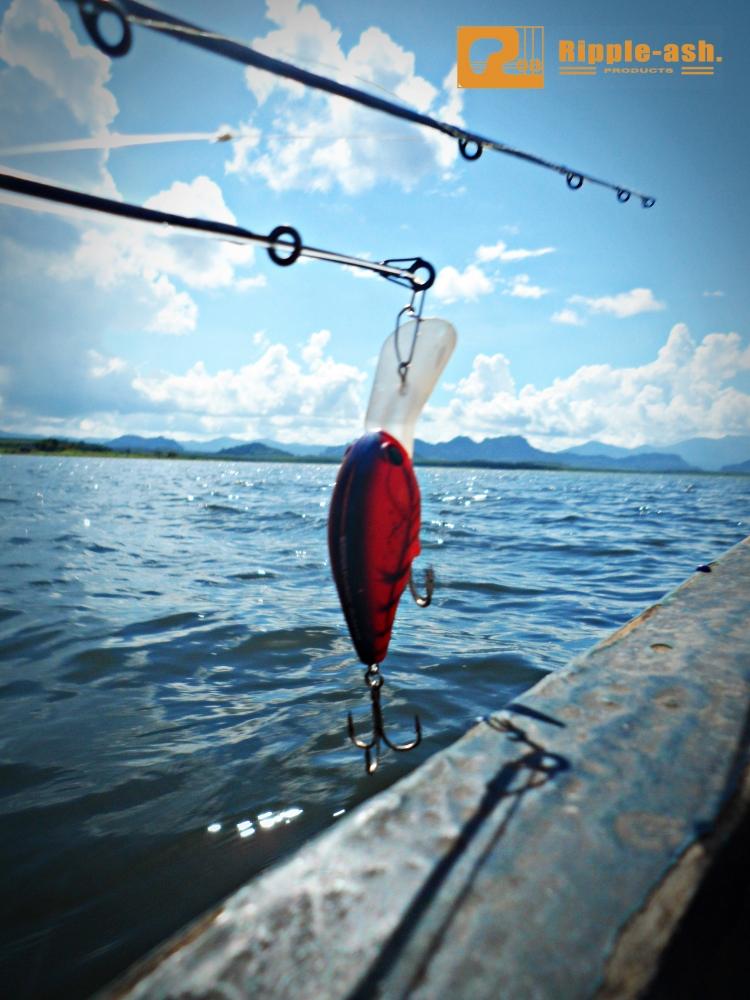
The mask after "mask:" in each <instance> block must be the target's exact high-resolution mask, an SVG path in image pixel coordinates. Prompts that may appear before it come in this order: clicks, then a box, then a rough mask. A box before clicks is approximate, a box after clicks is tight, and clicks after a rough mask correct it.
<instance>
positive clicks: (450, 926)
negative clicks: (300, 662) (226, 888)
mask: <svg viewBox="0 0 750 1000" xmlns="http://www.w3.org/2000/svg"><path fill="white" fill-rule="evenodd" d="M711 570H712V571H711V572H699V573H696V574H695V575H694V576H693V577H691V578H690V579H689V580H688V581H687V583H685V584H684V585H683V586H682V587H680V588H679V589H678V590H676V591H675V592H674V593H673V594H671V595H670V596H669V597H667V598H665V599H664V600H663V601H662V602H660V603H659V604H657V605H654V606H653V607H652V608H649V609H648V610H647V611H645V612H644V613H643V614H642V615H640V616H639V617H638V618H636V619H634V621H633V622H630V623H629V624H628V625H626V626H624V627H623V628H622V629H620V630H619V631H618V632H616V633H615V634H614V635H612V636H611V637H609V638H608V639H606V640H605V641H604V642H601V643H600V644H599V645H598V646H596V647H595V648H594V649H593V650H592V651H591V652H589V653H588V654H586V655H585V656H583V657H581V658H580V659H578V660H577V661H575V662H574V663H573V664H571V666H570V667H569V668H567V669H566V670H564V671H562V672H560V673H556V674H552V675H549V676H547V677H546V678H545V679H544V680H543V681H542V682H541V683H539V684H537V685H536V687H534V688H533V689H532V690H531V691H529V692H527V693H526V694H525V695H524V696H523V697H522V698H521V699H519V701H518V702H516V703H514V704H512V705H511V706H508V708H507V709H506V710H504V711H503V712H502V713H499V714H498V715H496V716H494V717H492V718H490V719H488V720H487V722H485V723H482V724H480V725H478V726H476V727H474V728H473V729H472V730H470V731H469V732H468V733H467V734H466V735H465V736H464V737H463V738H462V739H461V740H459V741H458V742H457V743H456V744H454V745H453V746H451V747H449V748H448V749H447V750H445V751H443V752H442V753H439V754H437V755H436V756H434V757H433V758H431V759H430V760H428V761H427V762H426V763H425V764H424V765H423V766H422V767H421V768H419V769H418V770H417V771H416V772H414V773H412V774H411V775H410V776H409V777H407V778H406V779H404V780H403V781H401V782H399V783H398V784H397V785H396V786H394V787H393V788H391V789H389V790H388V791H386V792H384V793H382V794H381V795H379V796H376V797H375V798H374V799H372V800H370V801H368V802H366V803H365V804H364V805H362V806H361V807H360V808H359V809H358V810H357V811H356V812H354V813H352V815H351V816H349V817H348V818H347V819H345V820H343V821H340V823H339V824H338V825H337V826H335V827H334V828H333V829H331V830H330V831H328V832H327V833H326V834H324V835H323V836H321V837H320V838H318V839H317V840H316V841H314V842H313V843H311V844H310V845H309V846H307V847H305V848H304V849H303V850H301V851H300V852H299V853H298V854H297V855H296V856H294V857H293V858H292V859H291V860H289V861H288V862H286V863H285V864H283V865H281V866H279V867H277V868H275V869H272V870H271V871H269V872H268V873H266V874H264V875H263V876H261V877H259V878H258V879H256V880H254V881H253V882H251V883H249V884H248V885H247V886H245V887H244V888H243V889H241V890H240V891H239V892H237V893H236V894H235V895H234V896H232V897H231V898H230V899H229V900H227V901H226V902H225V903H224V904H223V905H222V906H221V907H219V908H218V909H217V910H216V911H215V912H214V913H213V914H210V915H208V916H207V917H206V918H204V919H203V921H201V922H200V923H199V924H197V925H196V926H195V927H194V928H192V929H191V930H190V931H188V932H186V933H185V934H184V935H182V936H181V937H180V936H178V937H177V938H176V939H175V940H173V941H172V942H170V943H169V945H167V946H166V948H165V949H163V950H162V952H160V953H159V954H157V955H156V956H154V957H153V958H152V959H151V960H149V961H148V962H147V963H144V964H142V965H141V966H140V967H138V968H136V969H135V970H133V972H132V973H131V974H130V976H129V977H127V979H126V980H123V981H122V982H121V983H120V984H119V985H118V986H117V987H115V988H113V989H112V990H111V991H108V992H106V993H105V994H103V995H104V996H106V997H110V998H111V997H114V996H127V997H129V998H131V1000H136V998H149V1000H152V998H165V1000H166V998H175V1000H176V998H180V1000H188V998H198V997H200V998H206V1000H208V998H224V1000H241V998H246V997H248V996H254V995H264V996H268V997H273V998H274V1000H276V998H286V997H289V998H295V1000H299V998H307V997H309V998H313V997H314V998H316V1000H320V998H338V997H341V998H343V997H351V998H355V997H358V998H365V997H389V998H390V997H392V998H396V997H406V996H409V997H415V998H420V1000H428V998H429V1000H434V998H440V997H454V998H462V997H471V998H472V1000H481V998H488V1000H489V998H492V1000H496V998H497V997H504V998H512V1000H525V998H550V1000H552V998H554V1000H565V998H576V1000H577V998H581V997H600V998H605V997H606V998H613V997H630V996H637V995H638V994H639V993H640V992H642V991H643V990H644V988H645V987H647V985H648V983H649V982H650V981H651V979H652V977H653V975H654V973H655V971H656V969H657V965H658V961H659V957H660V955H661V953H662V950H663V948H664V945H665V943H666V942H667V941H668V940H669V938H670V936H671V935H672V933H673V930H674V928H675V925H676V923H677V921H678V920H679V918H680V916H681V915H682V913H683V912H684V910H685V908H686V906H687V905H688V903H689V902H690V900H691V898H692V897H693V895H694V894H695V892H696V890H697V888H698V886H699V884H700V882H701V879H702V878H703V875H704V873H705V872H706V871H707V870H708V868H709V867H710V865H711V862H712V859H713V858H714V856H715V855H717V854H718V853H720V852H721V848H722V845H723V843H724V841H725V839H726V838H727V837H728V836H729V835H730V834H731V832H732V830H733V829H734V828H735V826H736V825H737V823H739V821H740V820H741V819H742V817H743V816H746V815H747V813H748V808H747V807H748V802H749V800H750V777H749V776H750V770H748V753H749V749H750V721H749V720H750V539H748V540H746V541H745V542H743V543H741V544H740V545H738V546H736V547H735V548H734V549H732V550H731V551H730V552H728V553H727V554H726V555H725V556H724V557H723V558H722V559H721V560H719V561H717V562H716V563H714V564H712V566H711Z"/></svg>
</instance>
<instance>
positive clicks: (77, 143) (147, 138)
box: [0, 132, 238, 156]
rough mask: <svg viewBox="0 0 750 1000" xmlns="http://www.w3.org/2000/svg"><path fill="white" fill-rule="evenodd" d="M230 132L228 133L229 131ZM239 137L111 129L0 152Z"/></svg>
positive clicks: (11, 153)
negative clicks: (123, 132) (136, 132)
mask: <svg viewBox="0 0 750 1000" xmlns="http://www.w3.org/2000/svg"><path fill="white" fill-rule="evenodd" d="M225 134H226V133H225ZM235 138H238V136H237V137H236V136H235V135H234V134H231V135H230V136H228V138H224V135H222V133H221V132H164V133H161V134H158V133H155V134H150V135H123V134H122V133H120V132H111V133H108V134H105V135H92V136H86V137H84V138H82V139H62V140H59V141H58V142H36V143H32V144H29V145H26V146H8V147H6V148H5V149H0V156H25V155H27V154H32V153H68V152H74V153H77V152H80V151H82V150H88V149H122V148H124V147H127V146H149V145H154V144H157V143H162V142H227V141H229V139H235Z"/></svg>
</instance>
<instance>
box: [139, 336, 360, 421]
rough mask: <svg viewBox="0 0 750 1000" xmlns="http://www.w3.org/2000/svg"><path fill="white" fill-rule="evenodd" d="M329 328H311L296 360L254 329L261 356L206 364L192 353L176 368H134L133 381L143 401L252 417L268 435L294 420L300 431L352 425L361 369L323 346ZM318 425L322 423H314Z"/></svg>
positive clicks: (203, 413) (198, 413)
mask: <svg viewBox="0 0 750 1000" xmlns="http://www.w3.org/2000/svg"><path fill="white" fill-rule="evenodd" d="M330 336H331V335H330V332H329V331H328V330H319V331H317V332H316V333H313V334H311V336H310V337H309V339H308V340H307V342H306V343H305V345H304V346H303V348H302V350H301V357H302V363H300V362H299V361H297V360H295V358H294V357H292V355H291V353H290V351H289V348H287V347H286V346H285V345H284V344H279V343H270V342H269V341H268V340H266V339H265V338H264V336H263V335H262V334H261V335H256V337H255V338H254V340H255V342H256V344H257V345H258V346H259V347H260V348H261V350H262V354H261V355H260V357H259V358H258V359H257V360H256V361H253V362H251V363H249V364H247V365H243V366H242V367H240V368H237V369H223V370H219V371H211V370H210V369H209V367H208V366H207V365H206V363H205V362H203V361H197V362H196V363H195V364H194V365H193V366H192V367H191V368H190V369H188V371H186V372H184V373H183V374H174V373H167V374H164V375H154V376H148V377H145V376H136V377H135V378H134V380H133V383H132V384H133V388H134V389H135V390H136V392H137V393H139V394H140V396H141V397H142V398H143V400H144V404H147V405H148V406H156V407H157V408H159V409H160V410H162V411H164V412H168V413H172V414H174V413H179V414H183V415H187V416H191V417H198V418H200V419H201V420H205V419H207V418H212V419H213V420H214V426H215V427H217V428H218V427H220V426H223V427H228V428H232V427H233V426H234V424H235V423H236V422H237V421H244V422H245V424H246V423H247V421H248V420H250V421H253V423H254V426H255V427H256V428H257V429H258V432H260V433H268V434H270V435H272V436H273V435H274V433H275V430H278V428H279V427H284V426H288V425H294V426H295V427H296V428H297V429H298V431H299V435H300V437H301V438H302V439H304V437H309V436H310V432H311V430H313V429H317V430H318V432H319V433H323V434H324V435H325V436H326V437H330V434H331V431H335V430H336V429H338V428H341V430H340V433H341V434H342V435H343V434H346V433H351V429H352V427H353V426H355V425H357V424H358V423H359V422H361V420H362V416H363V399H362V385H363V383H364V381H365V379H366V378H367V376H366V374H365V373H364V372H362V371H360V370H359V369H358V368H356V367H355V366H353V365H349V364H344V363H342V362H339V361H336V360H334V358H333V357H332V356H331V355H330V354H327V353H326V348H327V346H328V342H329V339H330ZM321 429H322V430H321Z"/></svg>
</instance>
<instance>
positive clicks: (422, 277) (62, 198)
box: [0, 170, 435, 294]
mask: <svg viewBox="0 0 750 1000" xmlns="http://www.w3.org/2000/svg"><path fill="white" fill-rule="evenodd" d="M0 188H3V189H5V190H6V191H12V192H14V193H15V194H20V195H26V196H30V197H32V198H42V199H44V200H45V201H50V202H53V203H55V204H58V205H68V206H71V207H73V208H81V209H87V210H89V211H94V212H103V213H105V214H107V215H113V216H117V217H119V218H124V219H133V220H135V221H137V222H152V223H156V224H157V225H162V226H169V227H170V228H173V229H179V230H185V231H187V232H192V233H199V234H204V235H210V236H218V237H220V238H222V239H225V240H230V241H232V242H239V243H257V244H260V245H261V246H263V247H265V249H266V251H267V252H268V256H269V257H270V258H271V260H272V261H273V262H274V264H278V265H279V266H280V267H289V266H290V265H291V264H294V263H295V261H297V260H298V259H299V258H300V257H311V258H313V259H316V260H326V261H330V262H332V263H334V264H343V265H345V266H347V267H356V268H360V269H362V270H365V271H373V272H375V273H376V274H380V275H382V277H384V278H386V279H387V280H388V281H393V282H395V283H396V284H398V285H405V286H406V287H408V288H411V290H412V292H413V293H414V294H416V293H417V292H426V291H427V289H428V288H431V287H432V285H433V283H434V281H435V268H434V267H433V266H432V264H430V263H428V261H426V260H423V259H422V258H421V257H398V258H390V259H388V260H382V261H373V260H364V259H363V258H361V257H350V256H348V255H347V254H342V253H336V252H335V251H332V250H321V249H320V247H309V246H306V245H305V244H304V243H303V242H302V237H301V236H300V234H299V232H298V231H297V230H296V229H295V228H294V227H293V226H276V228H275V229H273V230H271V232H270V233H269V234H268V235H267V236H265V235H263V234H262V233H253V232H251V231H250V230H249V229H244V228H243V227H241V226H233V225H230V224H228V223H226V222H216V221H213V220H210V219H198V218H191V217H188V216H184V215H175V214H174V213H172V212H163V211H161V209H156V208H144V207H143V206H141V205H131V204H128V203H127V202H123V201H114V200H113V199H111V198H103V197H101V196H100V195H93V194H86V193H85V192H83V191H75V190H73V189H72V188H65V187H60V186H58V185H57V184H51V183H49V182H48V181H42V180H38V179H36V178H32V177H30V176H29V175H24V174H21V173H8V172H6V171H2V170H0ZM399 265H403V266H399Z"/></svg>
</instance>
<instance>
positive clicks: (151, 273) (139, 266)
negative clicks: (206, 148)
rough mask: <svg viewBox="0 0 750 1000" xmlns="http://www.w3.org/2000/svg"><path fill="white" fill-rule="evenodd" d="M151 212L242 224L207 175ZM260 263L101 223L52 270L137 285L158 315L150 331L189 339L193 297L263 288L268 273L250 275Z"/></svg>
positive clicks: (182, 239) (234, 250)
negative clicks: (206, 292) (205, 292)
mask: <svg viewBox="0 0 750 1000" xmlns="http://www.w3.org/2000/svg"><path fill="white" fill-rule="evenodd" d="M145 204H146V207H148V208H159V209H162V210H163V211H168V212H172V213H175V214H178V215H187V216H201V217H204V218H211V219H216V220H218V221H219V222H226V223H230V224H232V223H234V222H235V217H234V215H233V213H232V212H231V211H230V209H229V208H228V206H227V205H226V203H225V201H224V197H223V194H222V191H221V188H220V187H219V185H218V184H216V182H215V181H213V180H211V179H210V178H208V177H205V176H199V177H196V178H195V179H194V180H192V181H190V182H184V181H175V182H174V183H173V184H172V185H171V186H170V187H169V188H168V189H167V190H165V191H160V192H159V193H158V194H156V195H154V196H153V197H151V198H149V199H148V200H147V201H146V203H145ZM253 261H254V251H253V248H252V247H250V246H244V245H240V244H235V243H227V242H223V241H220V240H216V239H208V238H203V237H199V236H198V237H196V236H190V235H185V234H177V233H169V232H167V233H164V232H162V231H161V230H160V229H157V228H156V227H146V226H143V225H141V224H138V223H128V222H119V221H116V222H99V221H97V222H96V223H94V224H93V225H91V226H90V227H89V228H86V229H84V230H83V231H82V232H81V234H80V237H79V240H78V244H77V245H76V246H75V248H74V249H73V250H72V252H71V253H69V254H66V255H64V256H59V257H58V258H57V259H55V260H54V261H53V262H52V263H51V264H50V266H49V271H50V273H51V275H52V276H53V277H55V278H57V279H58V280H61V281H72V280H80V279H88V280H92V281H93V282H94V283H95V285H97V286H98V287H99V288H101V289H104V290H110V289H112V288H115V287H116V286H122V285H124V284H125V283H130V285H131V286H132V289H133V295H134V297H135V298H137V299H139V300H141V301H150V302H151V304H152V307H153V308H154V309H155V310H156V311H155V313H154V314H153V316H152V318H151V319H150V320H149V321H148V323H147V324H146V325H147V328H148V329H150V330H154V331H156V332H161V333H173V334H175V333H186V332H187V331H189V330H193V329H195V327H196V323H197V317H198V307H197V305H196V303H195V302H194V301H193V299H192V297H191V296H190V294H189V292H188V291H186V290H185V289H184V288H183V289H179V288H178V287H177V285H176V282H179V283H181V284H182V285H184V286H186V288H188V289H194V290H198V291H202V290H206V289H214V288H235V289H236V290H237V291H247V290H248V289H250V288H257V287H262V286H263V285H264V284H265V276H264V275H250V276H247V275H245V274H244V271H245V269H246V268H247V267H249V266H250V265H251V264H252V263H253Z"/></svg>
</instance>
